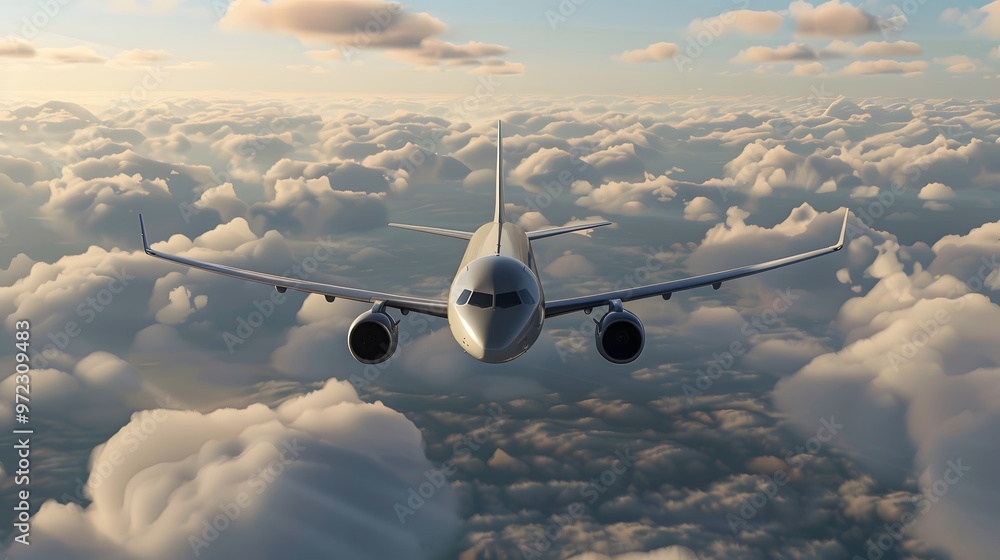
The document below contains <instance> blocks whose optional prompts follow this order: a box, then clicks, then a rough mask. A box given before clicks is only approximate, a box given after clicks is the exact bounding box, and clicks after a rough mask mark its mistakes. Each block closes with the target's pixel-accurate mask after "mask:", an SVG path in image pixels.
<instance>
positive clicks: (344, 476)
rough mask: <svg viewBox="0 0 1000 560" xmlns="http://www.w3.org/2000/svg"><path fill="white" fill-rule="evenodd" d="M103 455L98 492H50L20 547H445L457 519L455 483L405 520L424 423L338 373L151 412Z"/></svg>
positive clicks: (230, 553) (156, 555) (212, 551)
mask: <svg viewBox="0 0 1000 560" xmlns="http://www.w3.org/2000/svg"><path fill="white" fill-rule="evenodd" d="M91 465H92V467H93V470H92V471H91V473H90V478H89V479H88V485H87V492H88V494H89V496H90V498H91V500H92V501H91V503H90V504H89V505H87V506H86V507H80V506H78V505H75V504H68V505H67V504H58V503H56V502H54V501H51V500H50V501H47V502H45V503H44V504H43V505H42V506H41V508H40V509H39V511H38V512H37V513H36V514H35V515H34V516H33V518H32V545H33V546H31V547H30V549H29V548H28V547H20V546H19V545H17V544H13V545H11V547H10V548H9V549H8V550H7V552H8V553H9V554H11V555H12V557H14V558H26V559H28V558H51V557H53V556H59V557H61V558H81V559H82V558H95V557H100V558H108V559H113V560H125V559H131V558H152V559H160V558H162V559H167V558H169V559H175V558H194V557H198V558H234V557H241V556H260V555H262V554H263V555H268V556H270V555H274V554H279V555H280V554H291V555H293V556H295V557H299V558H304V557H319V556H322V555H324V554H327V553H329V551H330V550H337V551H338V555H340V556H342V557H344V558H373V557H379V558H434V557H439V556H441V555H444V554H446V553H447V551H449V550H450V548H451V545H452V539H453V538H454V535H455V532H456V530H457V528H458V519H457V518H456V515H455V507H456V504H455V502H454V497H453V495H452V491H451V488H450V486H449V485H448V484H447V483H445V484H443V485H441V486H437V487H435V486H433V485H432V486H431V488H432V489H433V493H432V494H431V495H430V497H429V498H427V499H426V500H424V501H423V502H422V504H421V505H420V506H419V507H418V509H417V510H416V511H415V513H413V514H412V515H411V516H409V517H407V516H404V517H403V519H404V521H405V523H401V522H400V519H399V516H398V515H397V512H396V507H395V504H406V502H407V499H408V498H409V493H408V492H409V489H411V488H417V487H418V486H419V485H420V484H422V483H427V479H426V478H424V472H425V471H430V470H431V469H432V465H431V464H430V462H429V461H428V460H427V459H426V458H425V457H424V453H423V447H422V441H421V434H420V431H419V430H417V428H416V427H415V426H414V425H413V424H412V423H411V422H409V421H408V420H407V419H406V418H405V417H404V416H403V415H402V414H400V413H398V412H395V411H393V410H390V409H388V408H387V407H385V406H384V405H383V404H381V403H376V404H369V403H364V402H362V401H361V400H360V399H358V397H357V394H356V393H355V391H354V389H353V388H351V386H350V385H348V384H346V383H340V382H336V381H330V382H328V383H326V384H325V385H324V386H322V387H321V388H320V389H318V390H316V391H314V392H311V393H309V394H306V395H302V396H299V397H297V398H292V399H289V400H287V401H285V402H284V403H282V404H280V405H277V406H274V407H273V408H269V407H267V406H265V405H261V404H254V405H252V406H249V407H247V408H224V409H219V410H215V411H213V412H208V413H199V412H194V411H182V410H162V409H160V410H146V411H143V412H141V413H138V414H136V415H135V416H133V417H132V420H131V422H130V423H129V424H127V425H126V426H125V427H123V428H122V430H121V431H119V432H118V433H117V434H115V435H113V436H112V437H111V438H110V439H109V440H108V441H107V442H106V443H105V444H103V445H101V446H99V447H98V448H97V449H96V450H95V451H94V454H93V457H92V459H91ZM105 466H107V467H108V468H105ZM411 511H413V510H411ZM138 512H142V515H140V516H139V517H136V515H137V513H138Z"/></svg>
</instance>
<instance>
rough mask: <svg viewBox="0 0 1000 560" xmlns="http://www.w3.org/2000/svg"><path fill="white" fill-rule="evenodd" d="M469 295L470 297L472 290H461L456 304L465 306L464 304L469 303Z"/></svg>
mask: <svg viewBox="0 0 1000 560" xmlns="http://www.w3.org/2000/svg"><path fill="white" fill-rule="evenodd" d="M471 295H472V290H462V293H461V294H459V296H458V300H457V301H456V303H458V304H459V305H465V304H466V303H469V296H471Z"/></svg>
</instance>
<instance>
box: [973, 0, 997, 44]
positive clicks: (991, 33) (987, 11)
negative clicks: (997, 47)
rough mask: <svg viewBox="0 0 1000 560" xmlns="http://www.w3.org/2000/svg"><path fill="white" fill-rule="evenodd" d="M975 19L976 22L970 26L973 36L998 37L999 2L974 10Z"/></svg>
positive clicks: (995, 0)
mask: <svg viewBox="0 0 1000 560" xmlns="http://www.w3.org/2000/svg"><path fill="white" fill-rule="evenodd" d="M975 19H976V20H978V21H977V22H976V23H975V24H974V25H972V26H971V29H972V33H973V34H975V35H983V36H986V37H992V38H997V37H1000V0H994V1H993V2H990V3H989V4H986V5H985V6H983V7H982V8H979V9H978V10H975Z"/></svg>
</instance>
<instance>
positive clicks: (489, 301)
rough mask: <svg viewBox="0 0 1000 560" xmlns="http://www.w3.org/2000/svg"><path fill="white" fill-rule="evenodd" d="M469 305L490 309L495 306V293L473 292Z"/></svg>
mask: <svg viewBox="0 0 1000 560" xmlns="http://www.w3.org/2000/svg"><path fill="white" fill-rule="evenodd" d="M469 305H474V306H476V307H481V308H483V309H489V308H491V307H493V294H487V293H483V292H472V296H471V297H469Z"/></svg>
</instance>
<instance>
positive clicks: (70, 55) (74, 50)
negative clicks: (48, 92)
mask: <svg viewBox="0 0 1000 560" xmlns="http://www.w3.org/2000/svg"><path fill="white" fill-rule="evenodd" d="M38 56H39V58H41V59H42V60H44V61H46V62H52V63H56V64H87V63H95V62H106V61H107V60H108V59H107V57H105V56H102V55H100V54H98V53H97V51H95V50H94V48H93V47H90V46H85V45H80V46H76V47H61V48H55V47H52V48H45V49H38Z"/></svg>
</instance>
